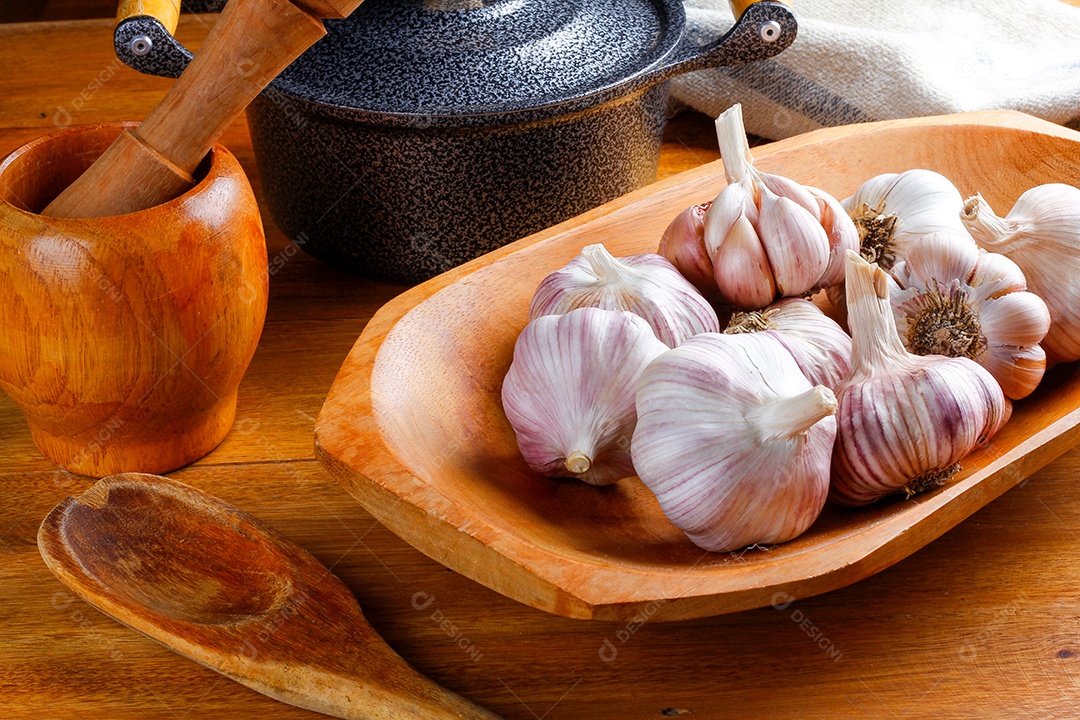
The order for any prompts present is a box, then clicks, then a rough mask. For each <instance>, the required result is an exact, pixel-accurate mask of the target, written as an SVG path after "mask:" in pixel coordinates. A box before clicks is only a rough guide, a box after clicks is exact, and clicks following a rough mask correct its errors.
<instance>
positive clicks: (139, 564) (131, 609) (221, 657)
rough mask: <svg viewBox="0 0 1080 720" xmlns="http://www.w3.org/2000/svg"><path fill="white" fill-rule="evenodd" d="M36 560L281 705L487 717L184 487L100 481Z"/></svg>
mask: <svg viewBox="0 0 1080 720" xmlns="http://www.w3.org/2000/svg"><path fill="white" fill-rule="evenodd" d="M38 548H39V550H40V551H41V556H42V558H44V560H45V563H46V565H48V566H49V569H50V570H52V572H53V573H54V574H55V575H56V576H57V577H58V578H59V579H60V580H61V581H62V582H63V583H65V584H66V585H68V587H70V588H71V589H72V590H73V591H74V592H75V593H77V594H78V595H79V596H81V597H82V598H83V599H84V600H86V601H87V602H89V603H90V604H91V605H93V606H94V607H96V608H98V609H99V610H101V611H102V612H104V613H106V614H108V615H111V616H112V617H113V618H115V619H116V620H118V621H120V622H122V623H123V624H125V625H127V626H129V627H131V628H133V629H135V630H138V631H139V632H141V633H143V634H145V635H147V636H149V637H150V638H152V639H154V640H157V641H158V642H160V643H162V644H163V645H165V646H166V647H168V648H170V649H172V650H174V651H176V652H178V653H180V654H181V655H184V656H185V657H188V658H190V659H192V660H195V661H196V662H199V663H201V664H203V665H205V666H207V667H209V668H211V669H213V670H217V671H218V672H221V673H223V674H225V675H227V676H228V677H231V678H232V679H234V680H236V681H237V682H240V683H242V684H243V685H246V686H248V687H250V688H253V689H254V690H257V691H259V692H261V693H264V694H266V695H269V696H270V697H273V698H276V699H278V700H281V701H283V702H287V703H290V704H292V705H297V706H299V707H303V708H307V709H309V710H315V711H318V712H323V713H326V714H328V715H332V716H334V717H341V718H354V719H356V720H372V719H375V718H430V719H432V720H436V719H439V718H495V717H496V716H495V715H492V714H491V713H489V712H487V711H486V710H483V709H482V708H479V707H477V706H476V705H473V704H472V703H470V702H469V701H467V700H465V699H463V698H461V697H459V696H457V695H455V694H454V693H452V692H450V691H448V690H446V689H444V688H441V687H439V686H438V685H436V684H435V683H433V682H432V681H431V680H429V679H427V678H425V677H424V676H422V675H421V674H420V673H418V672H417V671H416V670H414V669H413V668H412V667H410V666H409V665H408V664H407V663H406V662H405V661H404V660H403V659H402V658H401V657H400V656H399V655H397V653H395V652H394V651H393V650H392V649H391V648H390V647H389V646H388V645H387V644H386V643H385V642H384V641H383V639H382V638H381V637H380V636H379V635H378V633H376V632H375V630H374V629H373V628H372V627H371V626H370V625H369V624H368V622H367V620H366V619H365V618H364V616H363V613H362V612H361V611H360V607H359V605H358V604H357V603H356V599H355V598H354V597H353V595H352V593H350V592H349V590H348V589H347V588H346V587H345V586H344V585H343V584H342V583H341V581H340V580H338V579H337V578H336V577H335V576H334V575H333V574H331V573H330V571H329V570H327V569H326V567H325V566H324V565H322V563H320V562H319V561H318V560H316V559H315V558H314V557H312V556H311V555H310V554H308V553H307V552H305V551H304V550H302V549H301V548H299V547H297V546H296V545H295V544H293V543H292V542H290V541H289V540H287V539H285V538H284V537H283V536H281V535H280V534H279V533H277V532H276V531H275V530H273V529H272V528H270V527H269V526H267V525H265V524H264V523H262V522H260V521H259V520H257V519H256V518H254V517H252V516H250V515H248V514H247V513H245V512H243V511H242V510H239V509H237V508H235V507H233V506H231V505H228V504H226V503H224V502H222V501H220V500H218V499H217V498H214V497H212V496H210V495H207V494H206V493H203V492H201V491H199V490H196V489H195V488H192V487H189V486H187V485H184V484H182V483H178V482H175V481H173V480H168V479H166V478H163V477H158V476H156V475H144V474H138V473H125V474H122V475H114V476H111V477H107V478H104V479H103V480H100V481H99V482H98V483H97V484H95V485H93V486H92V487H91V488H90V489H88V490H87V491H86V492H84V493H83V494H82V495H80V496H78V497H69V498H67V499H66V500H63V501H62V502H61V503H60V504H58V505H57V506H56V507H55V508H54V509H53V511H52V512H51V513H49V515H48V516H47V517H46V518H45V520H44V522H43V523H42V524H41V528H40V529H39V531H38Z"/></svg>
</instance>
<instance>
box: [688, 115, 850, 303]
mask: <svg viewBox="0 0 1080 720" xmlns="http://www.w3.org/2000/svg"><path fill="white" fill-rule="evenodd" d="M716 133H717V139H718V140H719V143H720V155H721V158H722V159H723V162H724V173H725V175H726V176H727V180H728V185H727V187H725V188H724V189H723V190H722V191H721V192H720V194H719V195H718V196H717V197H716V199H715V200H713V203H712V205H711V207H710V208H709V209H708V211H707V212H706V214H705V226H704V240H705V249H706V251H707V253H708V256H709V259H710V260H711V261H712V267H713V276H714V279H715V282H716V287H717V289H718V290H719V292H720V295H721V296H722V298H723V300H724V302H726V303H728V304H730V305H733V306H734V307H736V308H739V309H742V310H758V309H760V308H763V307H765V306H766V305H768V304H769V303H770V302H772V301H773V300H775V299H777V298H779V297H793V296H800V295H803V294H805V293H808V292H810V291H812V290H815V289H817V288H821V287H825V286H826V285H828V284H829V283H830V282H833V281H837V280H839V279H840V273H839V272H838V271H837V270H836V269H835V267H836V265H837V264H838V263H839V261H838V260H837V259H836V258H837V256H840V257H842V255H843V253H844V251H846V250H847V249H851V248H853V247H855V245H856V243H857V241H858V233H857V231H856V230H855V227H854V224H853V223H852V222H851V220H850V218H849V217H847V214H846V213H845V212H840V205H839V203H838V202H837V201H836V200H835V199H834V198H832V197H831V196H828V195H827V194H826V193H824V192H823V191H821V190H818V189H816V188H807V187H804V186H803V185H800V184H799V183H797V182H795V181H794V180H791V179H790V178H785V177H782V176H779V175H770V174H767V173H762V172H759V171H758V170H756V169H755V168H754V165H753V157H752V156H751V154H750V149H749V146H748V144H747V141H746V131H745V129H744V128H743V122H742V107H741V106H740V105H733V106H732V107H731V108H729V109H728V110H726V111H725V112H723V113H722V114H721V115H720V117H719V118H717V120H716Z"/></svg>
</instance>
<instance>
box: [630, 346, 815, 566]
mask: <svg viewBox="0 0 1080 720" xmlns="http://www.w3.org/2000/svg"><path fill="white" fill-rule="evenodd" d="M637 410H638V424H637V429H636V430H635V431H634V439H633V443H632V445H631V450H632V453H633V460H634V467H635V468H636V469H637V471H638V476H639V477H640V478H641V481H642V482H643V483H645V485H646V486H647V487H648V488H649V489H650V490H651V491H652V492H653V493H654V494H655V495H656V498H657V500H658V501H659V502H660V507H661V509H662V510H663V512H664V515H666V516H667V518H668V519H669V520H671V522H672V523H674V524H675V525H676V526H677V527H678V528H679V529H681V530H682V531H683V532H685V533H686V534H687V536H688V537H689V538H690V540H692V541H693V542H694V543H695V544H696V545H698V546H699V547H701V548H704V549H705V550H710V551H716V552H719V551H727V550H736V549H738V548H741V547H745V546H746V545H751V544H753V543H763V544H764V543H779V542H785V541H787V540H790V539H792V538H794V537H795V536H797V535H799V534H800V533H802V532H803V531H804V530H806V528H808V527H809V526H810V524H811V523H812V522H813V521H814V519H815V518H816V517H817V516H818V513H820V512H821V508H822V506H823V505H824V503H825V498H826V496H827V494H828V486H829V457H830V454H831V452H832V445H833V440H834V438H835V435H836V423H835V421H834V420H833V418H832V417H831V415H832V414H833V413H834V412H835V411H836V399H835V398H834V397H833V394H832V391H831V390H829V389H828V388H826V387H823V386H820V385H819V386H816V387H814V386H811V385H810V383H809V381H807V379H806V378H805V377H803V375H802V373H801V372H799V368H798V366H797V365H796V364H795V361H794V360H793V359H792V357H791V355H790V354H789V353H788V352H787V351H786V350H785V349H784V347H783V345H781V344H780V341H779V340H777V339H776V338H775V337H773V336H770V335H769V334H767V333H753V334H744V335H717V334H713V333H705V334H702V335H698V336H696V337H693V338H690V339H689V340H687V341H686V342H685V343H683V344H682V345H680V346H679V347H678V348H676V349H674V350H670V351H668V352H666V353H664V354H663V355H661V356H660V357H658V358H657V359H656V360H654V361H653V362H652V363H651V364H650V365H649V366H648V367H647V368H645V371H644V372H643V373H642V374H641V379H640V381H639V383H638V392H637Z"/></svg>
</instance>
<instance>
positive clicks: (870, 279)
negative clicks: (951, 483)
mask: <svg viewBox="0 0 1080 720" xmlns="http://www.w3.org/2000/svg"><path fill="white" fill-rule="evenodd" d="M846 276H847V277H846V281H845V285H846V288H847V302H848V320H849V323H850V325H851V339H852V348H851V374H850V375H848V377H847V378H846V379H845V380H844V381H843V382H842V383H841V384H840V387H839V388H838V389H837V391H836V398H837V402H838V404H839V408H838V410H837V414H836V423H837V433H836V446H835V448H834V450H833V472H832V484H831V487H830V490H829V495H830V497H832V498H833V499H835V500H836V501H837V502H839V503H840V504H842V505H850V506H858V505H866V504H869V503H872V502H874V501H875V500H878V499H880V498H882V497H885V496H886V495H890V494H893V493H904V494H906V495H907V496H908V497H910V496H911V495H913V494H915V493H917V492H921V491H923V490H927V489H930V488H932V487H935V486H938V485H942V484H944V483H945V482H947V481H948V480H949V479H950V478H951V477H952V476H953V475H954V474H955V473H956V472H957V471H958V470H959V469H960V461H961V460H962V459H963V458H964V457H965V456H966V455H967V454H968V453H969V452H971V451H972V450H973V449H975V448H976V447H978V446H980V445H982V444H983V443H985V442H987V441H988V440H989V439H990V438H991V437H992V436H993V435H994V433H996V432H997V431H998V429H999V428H1000V427H1001V425H1002V424H1003V423H1004V421H1005V405H1006V400H1005V395H1004V394H1003V393H1002V391H1001V386H1000V385H998V383H997V381H996V380H994V378H993V376H991V375H990V373H989V372H988V371H987V370H986V369H985V368H983V367H982V366H980V365H979V364H978V363H976V362H975V361H973V360H970V359H968V358H964V357H961V358H947V357H944V356H941V355H927V356H920V355H912V354H911V353H909V352H908V351H907V350H906V349H905V348H904V346H903V344H902V343H901V342H900V337H899V335H897V331H896V322H895V320H894V319H893V313H892V308H891V306H890V303H889V287H888V283H889V278H888V276H887V275H886V273H885V271H884V270H882V269H881V268H879V267H877V265H872V264H870V263H868V262H866V261H865V260H863V259H862V258H861V257H860V256H859V255H858V254H856V253H849V254H848V264H847V273H846Z"/></svg>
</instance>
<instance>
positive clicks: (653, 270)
mask: <svg viewBox="0 0 1080 720" xmlns="http://www.w3.org/2000/svg"><path fill="white" fill-rule="evenodd" d="M580 307H596V308H601V309H603V310H628V311H630V312H632V313H634V314H635V315H638V316H639V317H642V318H644V319H645V320H646V321H647V322H648V323H649V325H650V326H652V329H653V331H654V332H655V333H656V336H657V337H658V338H660V340H661V341H663V342H664V344H666V345H667V346H668V347H675V346H676V345H678V344H679V343H681V342H682V341H683V340H685V339H686V338H688V337H691V336H693V335H697V334H698V333H701V332H717V331H719V329H720V321H719V320H718V319H717V317H716V311H715V310H713V309H712V306H711V305H709V302H708V301H707V300H706V299H705V298H703V297H702V296H701V293H699V292H698V291H697V290H696V289H695V288H694V286H693V285H691V284H690V283H689V281H687V280H686V278H684V277H683V276H682V275H681V274H679V271H678V270H676V269H675V267H674V266H673V265H672V264H671V263H670V262H668V261H667V260H665V259H664V258H663V257H661V256H659V255H653V254H646V255H633V256H631V257H626V258H621V259H618V258H615V257H612V255H611V253H609V252H608V251H607V248H605V247H604V246H603V245H589V246H587V247H585V248H584V249H583V250H582V251H581V254H580V255H578V256H577V257H576V258H574V259H573V260H571V261H570V262H569V263H567V265H566V266H565V267H563V268H562V269H561V270H556V271H555V272H553V273H551V274H550V275H548V276H547V277H546V278H544V279H543V280H542V281H541V282H540V286H539V287H538V288H537V289H536V294H535V295H533V299H532V304H531V305H530V306H529V320H535V319H536V318H538V317H540V316H542V315H562V314H563V313H567V312H569V311H571V310H575V309H577V308H580Z"/></svg>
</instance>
